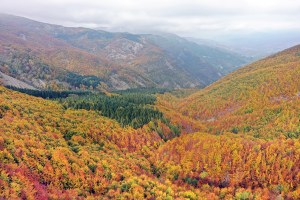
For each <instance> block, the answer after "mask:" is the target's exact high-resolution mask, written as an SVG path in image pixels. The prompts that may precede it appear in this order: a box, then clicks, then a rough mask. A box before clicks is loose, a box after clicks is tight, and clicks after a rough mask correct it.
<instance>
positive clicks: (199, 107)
mask: <svg viewBox="0 0 300 200" xmlns="http://www.w3.org/2000/svg"><path fill="white" fill-rule="evenodd" d="M4 18H5V17H4ZM6 18H7V16H6ZM8 18H9V17H8ZM9 19H10V18H9ZM1 20H2V21H1ZM5 20H6V19H5ZM5 20H3V19H1V17H0V25H1V24H3V23H4V22H3V21H5ZM10 20H11V21H13V22H14V23H16V24H17V25H16V27H18V28H20V30H22V31H23V29H22V26H26V23H24V22H19V21H18V20H17V22H15V21H14V20H16V19H14V18H13V19H10ZM5 23H6V21H5ZM5 23H4V24H5ZM7 23H8V22H7ZM31 23H33V22H30V23H29V22H28V24H30V25H28V24H27V25H28V27H35V26H34V25H32V24H31ZM20 24H21V25H22V26H21V25H20ZM5 26H6V25H5ZM5 26H3V27H5ZM37 27H39V28H38V29H36V30H40V32H35V33H32V34H33V36H35V37H36V38H39V39H41V40H42V39H43V38H42V36H43V37H46V39H48V41H49V43H48V44H47V45H48V46H49V49H47V47H46V46H47V45H46V44H43V43H41V42H40V41H38V40H37V41H35V40H33V39H32V38H28V40H27V41H26V40H24V41H22V39H20V36H19V35H18V34H19V32H18V31H16V32H12V30H13V29H12V30H10V29H7V30H6V29H5V28H1V26H0V54H1V55H0V72H1V74H0V199H39V200H44V199H134V200H135V199H137V200H139V199H153V200H154V199H161V200H172V199H178V200H181V199H182V200H183V199H191V200H198V199H200V200H202V199H204V200H205V199H207V200H214V199H216V200H217V199H226V200H227V199H228V200H231V199H232V200H268V199H271V200H273V199H274V200H275V199H276V200H277V199H278V200H279V199H287V200H294V199H295V200H296V199H300V46H299V45H298V46H294V47H291V48H288V49H286V50H283V51H280V52H279V53H275V54H272V55H270V56H267V57H266V58H263V59H260V60H258V61H255V62H253V63H251V64H247V65H245V66H243V67H238V69H237V68H234V69H233V68H230V69H229V68H227V69H226V70H224V69H222V70H220V69H217V68H209V67H208V68H209V69H204V68H201V70H203V71H201V70H200V71H201V73H200V72H199V71H197V70H199V69H197V70H196V71H189V70H193V69H192V67H191V68H190V69H186V71H185V73H186V74H184V75H183V74H182V73H181V72H180V73H179V75H178V74H177V72H178V71H180V70H181V69H179V67H178V66H177V65H176V66H175V65H173V63H172V62H171V60H172V59H175V58H173V57H172V56H173V53H174V52H175V51H178V52H176V53H174V55H175V54H176V55H177V56H178V62H183V64H182V65H189V66H196V65H198V64H199V65H200V64H201V65H202V64H203V65H205V63H206V64H207V66H208V65H209V66H210V65H211V66H215V65H217V64H216V63H214V62H217V60H214V62H211V63H210V64H208V62H210V60H205V61H204V60H200V57H198V54H197V55H196V52H200V49H201V48H204V47H201V48H200V46H197V45H196V44H191V43H187V44H185V46H184V47H183V48H182V46H180V45H183V44H182V43H183V42H184V41H185V40H183V39H182V40H179V39H178V38H177V39H174V38H172V39H170V40H168V41H164V42H165V43H162V44H161V46H160V47H161V48H160V47H159V46H155V45H154V44H156V43H151V44H150V43H147V44H146V43H143V42H145V41H146V42H147V38H148V39H149V38H151V39H152V40H153V41H155V42H157V43H158V42H162V41H163V39H162V38H158V36H157V38H152V36H151V37H150V36H148V35H147V37H146V36H143V35H141V36H136V37H134V35H130V34H125V33H124V34H125V36H124V34H123V33H122V34H120V33H119V34H117V33H115V34H116V35H112V34H109V33H105V32H99V33H97V32H93V31H91V30H84V29H83V28H82V29H81V28H79V29H78V30H77V29H75V28H74V29H71V30H68V29H67V28H66V29H64V27H59V26H57V27H56V26H54V25H53V27H54V28H53V27H52V25H47V24H46V25H44V24H42V23H41V24H39V25H38V26H37ZM52 28H53V29H52ZM18 30H19V29H18ZM24 30H26V31H24V33H26V34H29V33H30V32H28V31H29V29H28V30H27V29H24ZM5 31H7V32H5ZM47 31H49V32H50V33H51V34H50V33H48V32H47ZM57 31H58V32H57ZM68 31H69V32H68ZM86 31H87V32H86ZM56 33H57V34H61V35H55V34H56ZM63 33H64V34H66V35H62V34H63ZM92 33H93V34H92ZM34 34H36V35H34ZM47 34H50V35H51V37H50V35H47ZM29 35H30V34H29ZM44 35H46V36H44ZM143 37H144V38H143ZM153 37H154V36H153ZM172 37H174V36H172ZM120 38H121V39H120ZM120 40H121V42H120ZM161 40H162V41H161ZM178 40H179V41H180V42H178ZM8 41H13V42H12V44H8V43H9V42H8ZM95 41H96V42H97V44H95ZM124 41H127V43H126V42H124ZM128 41H130V45H129V46H126V45H128ZM77 42H78V43H77ZM80 42H82V44H81V43H80ZM118 42H120V43H118ZM125 43H126V44H125ZM100 44H101V45H100ZM133 44H134V45H138V46H132V45H133ZM142 44H143V45H144V46H146V47H141V46H139V45H142ZM94 45H96V46H97V48H98V47H99V49H100V50H99V49H93V48H94ZM105 45H107V46H105ZM122 45H123V46H122ZM124 45H125V46H126V47H124ZM147 45H148V46H147ZM169 45H170V46H171V47H169ZM108 46H110V47H114V48H115V46H122V48H123V47H124V49H125V50H126V51H127V50H128V51H132V52H135V51H138V50H137V49H138V48H141V49H143V52H142V53H141V54H138V53H136V55H134V54H133V53H132V52H131V53H132V54H130V55H129V56H128V57H126V59H128V60H129V61H130V62H129V61H128V60H127V61H126V62H125V61H124V57H122V56H121V55H119V57H118V58H112V57H109V56H108V55H106V53H108V52H109V53H111V52H113V53H114V54H117V53H118V52H117V50H107V49H105V48H108ZM178 46H179V47H178ZM33 47H34V48H33ZM88 47H89V48H88ZM92 47H93V48H92ZM100 47H101V48H100ZM163 47H164V48H166V49H167V48H168V49H167V50H166V49H164V48H163ZM95 48H96V47H95ZM120 48H121V47H120ZM184 48H185V50H182V49H184ZM211 48H212V47H211ZM58 49H61V50H58ZM116 49H118V48H116ZM124 49H123V50H124ZM149 49H150V50H149ZM170 49H171V50H174V52H172V55H171V53H170V52H168V51H171V50H170ZM186 49H187V50H186ZM106 50H107V52H105V51H106ZM123 50H122V53H124V52H125V50H124V51H123ZM181 50H182V51H181ZM192 50H194V51H195V53H194V54H191V55H192V56H191V55H190V51H192ZM204 50H205V51H207V49H204ZM204 50H203V51H204ZM210 50H211V51H214V52H218V53H219V58H220V56H221V55H222V56H223V55H224V57H226V56H225V54H226V55H227V57H228V55H230V56H232V59H233V57H234V58H235V59H236V60H238V61H237V62H238V63H240V64H241V63H243V62H244V61H245V60H243V61H241V60H240V59H242V58H241V57H238V58H237V57H236V54H234V53H228V52H227V51H224V52H222V53H221V52H220V51H221V50H218V51H217V50H212V49H210ZM55 51H60V52H59V53H58V54H56V53H54V52H55ZM120 51H121V50H120ZM184 51H189V52H185V53H184ZM99 52H101V53H99ZM166 52H167V53H166ZM119 53H120V52H119ZM125 53H128V52H125ZM148 53H149V55H148ZM177 53H178V54H177ZM200 53H201V52H200ZM104 54H105V55H106V56H104ZM47 55H51V56H50V57H51V58H50V57H49V59H48V60H47ZM96 55H97V56H96ZM99 55H100V56H99ZM168 56H171V58H169V57H168ZM180 56H183V57H185V56H186V57H187V56H191V57H190V58H189V59H187V60H188V61H187V60H185V59H183V57H180ZM175 57H176V56H175ZM186 57H185V58H186ZM104 58H105V59H107V60H104ZM154 58H155V59H157V60H156V61H157V62H155V63H152V62H151V59H154ZM110 59H111V60H114V61H116V60H118V59H120V60H122V59H123V60H122V66H121V64H120V65H112V64H111V63H107V62H108V61H109V60H110ZM243 59H244V58H243ZM120 60H119V61H120ZM221 60H222V59H221ZM106 61H107V62H106ZM248 61H249V60H247V62H248ZM72 62H74V63H75V64H74V63H72ZM123 62H124V63H123ZM224 62H225V61H224ZM64 63H65V64H64ZM66 63H67V64H66ZM119 63H121V61H120V62H119ZM141 63H143V64H144V65H143V66H146V67H145V69H143V70H141V69H140V68H139V65H140V64H141ZM145 63H146V64H145ZM158 63H160V64H161V65H166V66H168V70H174V71H172V73H174V74H173V75H172V76H168V75H166V76H165V74H164V76H163V77H161V76H160V75H159V73H163V72H162V71H160V72H158V71H157V70H158V69H156V68H155V69H152V68H151V67H153V66H157V64H158ZM98 64H99V65H101V67H97V65H98ZM123 64H124V65H123ZM131 64H132V65H131ZM227 64H228V66H230V65H231V64H230V63H227V61H226V65H227ZM127 65H128V66H129V65H130V67H128V68H126V67H124V66H127ZM223 65H224V66H225V64H224V63H223ZM62 66H64V67H62ZM106 67H107V68H108V69H109V71H105V70H104V69H105V68H106ZM176 67H177V68H176ZM175 68H176V69H175ZM151 70H152V71H151ZM218 70H219V71H218ZM95 71H97V73H95ZM147 72H148V73H149V74H151V73H153V74H151V76H148V75H145V74H147ZM154 72H155V73H154ZM2 73H3V74H2ZM164 73H165V72H164ZM168 73H171V72H170V71H169V72H167V74H168ZM189 73H195V74H197V76H198V77H200V76H202V74H205V75H203V80H205V81H202V82H201V81H199V80H195V79H194V78H189V79H188V81H190V82H188V83H189V85H184V84H185V83H187V78H186V77H188V75H187V74H189ZM218 73H219V74H221V75H220V77H219V78H217V77H218V75H217V74H218ZM28 74H29V75H28ZM175 75H176V76H175ZM173 76H174V77H175V78H174V77H173ZM141 77H142V78H141ZM168 78H169V79H168ZM173 78H174V79H173ZM162 80H163V81H162ZM168 81H169V82H168ZM193 81H194V82H193ZM193 83H195V84H193ZM139 84H140V85H139ZM191 85H192V86H193V87H191Z"/></svg>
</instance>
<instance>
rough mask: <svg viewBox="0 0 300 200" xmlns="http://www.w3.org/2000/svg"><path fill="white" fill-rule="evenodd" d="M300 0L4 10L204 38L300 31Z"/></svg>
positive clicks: (69, 1)
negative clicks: (240, 33) (228, 33)
mask: <svg viewBox="0 0 300 200" xmlns="http://www.w3.org/2000/svg"><path fill="white" fill-rule="evenodd" d="M299 9H300V1H298V0H264V1H262V0H239V1H236V0H226V1H224V0H184V1H183V0H110V1H109V0H101V1H95V0H85V1H82V0H51V1H40V0H26V1H24V0H2V2H1V7H0V12H3V13H9V14H14V15H19V16H25V17H29V18H31V19H36V20H40V21H43V22H49V23H56V24H61V25H67V26H89V27H93V28H94V27H105V28H107V29H108V30H113V31H128V32H152V31H165V32H172V33H177V34H180V35H184V36H196V37H201V36H202V35H203V34H204V35H205V34H206V36H209V35H218V34H223V33H224V32H235V31H237V30H238V31H244V32H247V31H263V30H284V29H298V28H300V25H299V23H298V19H299V18H300V10H299Z"/></svg>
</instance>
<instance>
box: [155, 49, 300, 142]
mask: <svg viewBox="0 0 300 200" xmlns="http://www.w3.org/2000/svg"><path fill="white" fill-rule="evenodd" d="M299 55H300V46H296V47H293V48H291V49H288V50H285V51H283V52H281V53H278V54H276V55H273V56H271V57H268V58H266V59H263V60H261V61H258V62H255V63H253V64H251V65H249V66H246V67H244V68H241V69H239V70H237V71H235V72H233V73H231V74H229V75H228V76H226V77H225V78H223V79H221V80H220V81H217V82H216V83H214V84H212V85H210V86H208V87H206V88H205V89H203V90H200V91H198V92H196V93H194V94H192V95H190V96H188V97H186V98H176V97H174V96H173V95H170V94H169V95H162V96H160V98H159V102H158V105H159V108H161V110H164V111H165V113H166V114H167V113H168V116H170V117H172V118H173V120H174V121H177V122H179V123H180V120H183V121H184V123H182V124H183V126H186V127H187V125H186V124H185V123H187V124H189V126H188V127H189V129H192V130H194V129H195V130H202V131H207V132H210V133H213V134H222V133H226V132H232V133H235V134H239V135H252V136H254V137H257V138H268V139H272V138H276V137H280V136H285V137H289V138H298V137H299V135H300V132H299V130H300V129H299V127H300V124H299V113H300V110H299V105H300V104H299V98H300V95H299V92H300V82H299V78H300V56H299ZM169 102H173V104H172V105H171V104H170V103H169ZM172 110H174V112H173V111H172ZM169 111H170V112H169ZM178 111H179V112H178ZM172 112H173V113H172ZM176 116H177V117H176ZM192 127H194V128H192Z"/></svg>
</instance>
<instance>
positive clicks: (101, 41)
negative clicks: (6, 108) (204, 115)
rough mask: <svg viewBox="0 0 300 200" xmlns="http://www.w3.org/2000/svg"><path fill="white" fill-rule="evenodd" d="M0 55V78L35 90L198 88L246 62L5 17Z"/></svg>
mask: <svg viewBox="0 0 300 200" xmlns="http://www.w3.org/2000/svg"><path fill="white" fill-rule="evenodd" d="M0 53H1V55H0V64H1V65H0V70H1V72H3V73H4V74H6V75H9V76H11V77H14V78H17V79H19V80H20V81H23V82H25V83H27V84H29V85H31V86H33V87H36V88H68V89H75V88H79V87H81V88H82V87H83V88H88V87H90V88H93V89H95V88H97V87H98V88H99V87H100V88H101V87H102V88H103V87H104V88H108V89H128V88H136V87H168V88H185V87H197V86H200V87H203V86H206V85H208V84H210V83H212V82H214V81H216V80H217V79H219V78H220V77H222V76H224V75H225V74H227V73H229V72H231V71H233V70H234V69H236V68H238V67H240V66H242V65H244V64H246V63H247V62H249V60H248V58H246V57H244V56H240V55H238V54H236V53H232V52H229V51H225V50H222V49H219V48H214V47H208V46H205V45H198V44H196V43H194V42H190V41H188V40H186V39H184V38H181V37H178V36H176V35H171V34H164V35H151V34H141V35H136V34H129V33H110V32H105V31H100V30H93V29H87V28H67V27H63V26H58V25H51V24H46V23H41V22H36V21H33V20H29V19H26V18H22V17H16V16H11V15H5V14H1V15H0ZM78 80H79V81H78Z"/></svg>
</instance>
